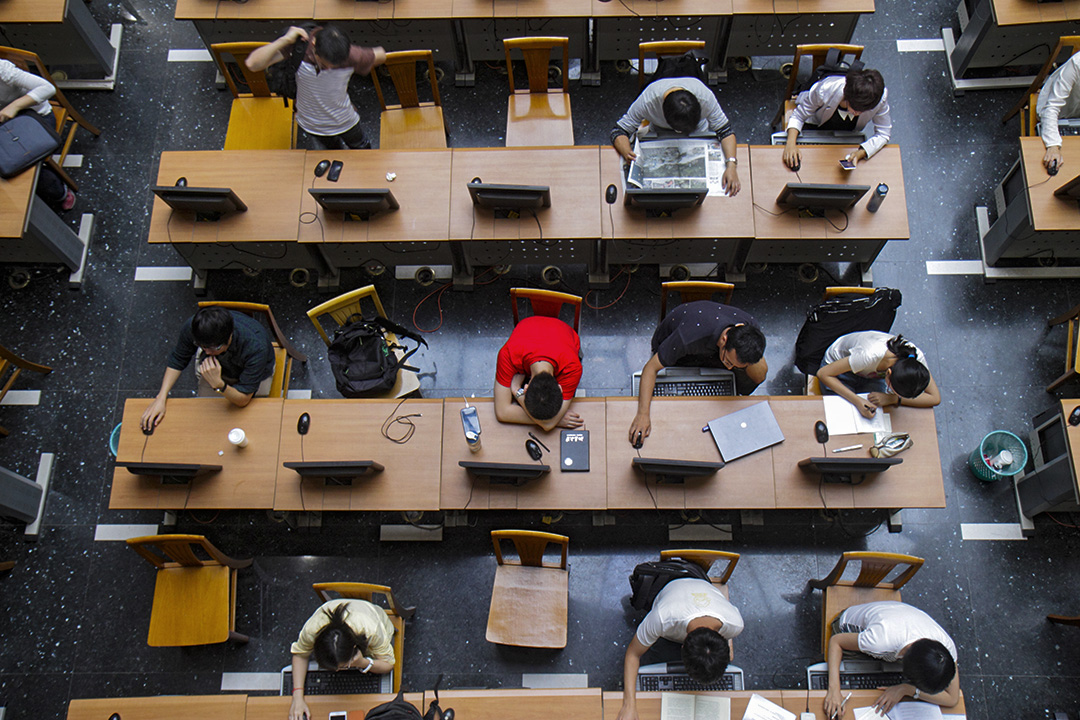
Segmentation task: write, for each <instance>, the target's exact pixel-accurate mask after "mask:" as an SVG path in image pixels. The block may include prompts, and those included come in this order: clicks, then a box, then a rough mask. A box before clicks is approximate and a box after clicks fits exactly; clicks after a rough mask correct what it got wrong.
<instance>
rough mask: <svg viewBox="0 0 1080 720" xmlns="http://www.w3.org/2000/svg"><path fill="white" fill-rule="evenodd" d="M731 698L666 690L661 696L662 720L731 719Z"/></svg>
mask: <svg viewBox="0 0 1080 720" xmlns="http://www.w3.org/2000/svg"><path fill="white" fill-rule="evenodd" d="M730 718H731V698H726V697H718V696H716V695H691V694H690V693H678V692H665V693H664V694H663V695H661V696H660V720H730Z"/></svg>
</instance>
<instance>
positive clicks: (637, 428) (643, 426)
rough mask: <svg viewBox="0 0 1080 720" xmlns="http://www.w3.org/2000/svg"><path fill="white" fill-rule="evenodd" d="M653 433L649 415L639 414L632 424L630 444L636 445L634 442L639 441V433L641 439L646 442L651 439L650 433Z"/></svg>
mask: <svg viewBox="0 0 1080 720" xmlns="http://www.w3.org/2000/svg"><path fill="white" fill-rule="evenodd" d="M650 432H652V420H650V419H649V413H647V412H646V413H640V412H639V413H638V414H637V415H635V416H634V421H633V422H632V423H630V435H629V439H630V444H631V445H633V444H634V440H636V439H637V436H638V433H641V438H642V439H643V440H644V439H645V438H647V437H649V433H650Z"/></svg>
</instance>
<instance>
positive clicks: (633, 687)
mask: <svg viewBox="0 0 1080 720" xmlns="http://www.w3.org/2000/svg"><path fill="white" fill-rule="evenodd" d="M742 631H743V619H742V614H741V613H739V609H738V608H736V607H735V606H734V605H732V604H731V602H730V601H729V600H728V599H727V598H726V597H724V594H723V593H722V592H720V591H719V590H718V589H716V586H714V585H713V584H712V583H711V582H709V581H708V580H699V579H697V578H682V579H679V580H672V581H671V582H669V583H668V584H667V585H665V586H664V587H663V589H661V590H660V592H659V593H658V594H657V596H656V599H655V600H654V601H653V606H652V608H651V609H650V610H649V614H648V615H646V616H645V619H644V620H642V621H641V624H640V625H638V629H637V632H635V633H634V637H633V639H632V640H631V641H630V645H629V646H628V647H627V648H626V655H625V657H624V659H623V702H622V707H621V708H620V709H619V716H618V720H637V717H638V714H637V692H636V691H637V675H638V668H640V667H641V656H642V655H644V654H645V652H646V651H647V650H648V649H649V648H651V647H652V646H653V645H654V644H656V643H657V642H659V641H661V640H663V641H667V642H668V643H680V644H681V645H682V662H683V665H684V666H685V667H686V674H687V675H689V676H690V678H691V679H692V680H694V681H695V682H699V683H702V684H703V685H711V684H713V683H715V682H717V681H718V680H720V678H721V676H722V675H723V674H724V670H726V669H727V666H728V662H730V660H731V648H730V647H729V646H728V640H730V639H731V638H733V637H735V636H736V635H738V634H739V633H741V632H742Z"/></svg>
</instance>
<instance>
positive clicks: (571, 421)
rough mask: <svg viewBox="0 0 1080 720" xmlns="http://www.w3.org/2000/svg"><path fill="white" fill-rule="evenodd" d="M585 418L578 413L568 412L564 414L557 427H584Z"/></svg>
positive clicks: (571, 428)
mask: <svg viewBox="0 0 1080 720" xmlns="http://www.w3.org/2000/svg"><path fill="white" fill-rule="evenodd" d="M584 425H585V420H584V419H583V418H582V417H581V416H580V415H578V414H577V413H572V412H567V413H566V414H565V415H563V416H562V420H560V421H559V424H558V425H557V426H556V427H561V428H566V429H567V430H577V429H578V428H579V427H584Z"/></svg>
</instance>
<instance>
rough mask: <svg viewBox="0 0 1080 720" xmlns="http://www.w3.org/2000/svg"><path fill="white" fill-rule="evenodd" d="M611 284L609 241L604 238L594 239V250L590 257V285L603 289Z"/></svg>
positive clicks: (593, 287) (594, 288)
mask: <svg viewBox="0 0 1080 720" xmlns="http://www.w3.org/2000/svg"><path fill="white" fill-rule="evenodd" d="M610 284H611V270H610V268H609V267H608V241H607V240H604V239H603V238H601V239H599V240H594V241H593V251H592V254H591V256H590V257H589V287H590V288H592V289H593V290H603V289H604V288H606V287H608V286H609V285H610Z"/></svg>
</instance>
